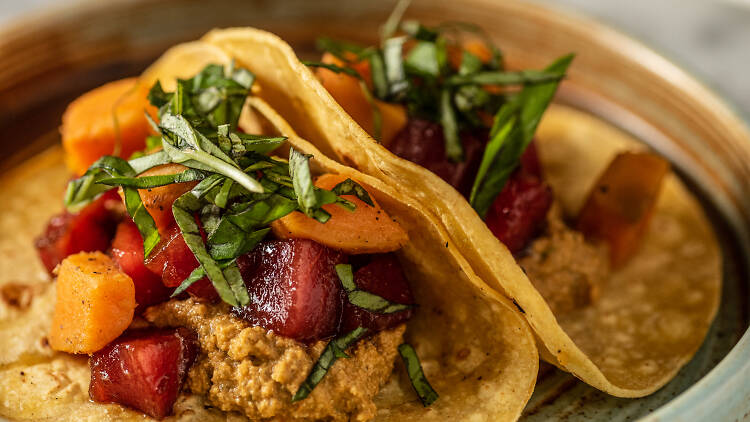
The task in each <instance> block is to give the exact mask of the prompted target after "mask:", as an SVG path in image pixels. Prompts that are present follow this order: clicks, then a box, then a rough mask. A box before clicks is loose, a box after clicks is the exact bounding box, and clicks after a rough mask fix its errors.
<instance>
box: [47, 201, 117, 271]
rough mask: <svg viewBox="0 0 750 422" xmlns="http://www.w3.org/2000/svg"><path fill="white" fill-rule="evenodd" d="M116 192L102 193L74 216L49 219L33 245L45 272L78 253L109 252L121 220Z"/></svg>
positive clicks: (67, 214)
mask: <svg viewBox="0 0 750 422" xmlns="http://www.w3.org/2000/svg"><path fill="white" fill-rule="evenodd" d="M121 202H122V201H121V200H120V197H119V196H118V195H117V190H116V189H112V190H110V191H107V192H105V193H104V194H102V196H100V197H99V198H97V199H96V200H95V201H93V202H92V203H90V204H89V205H87V206H86V207H85V208H83V209H82V210H81V211H80V212H79V213H77V214H71V213H69V212H67V211H65V212H63V213H61V214H58V215H56V216H54V217H52V218H51V219H50V221H49V223H47V227H46V229H45V230H44V233H43V234H42V235H41V236H39V237H37V238H36V239H35V241H34V246H36V248H37V251H38V252H39V257H40V258H41V260H42V263H43V264H44V266H45V267H46V268H47V271H49V272H50V274H52V270H53V269H54V268H55V267H56V266H57V265H58V264H59V263H60V262H62V260H63V259H65V258H66V257H68V256H69V255H72V254H74V253H78V252H94V251H101V252H104V251H106V250H107V249H108V248H109V244H110V242H111V241H112V237H113V236H114V234H115V229H116V228H117V223H118V222H119V221H120V220H121V219H122V214H121V212H118V208H119V207H120V205H121Z"/></svg>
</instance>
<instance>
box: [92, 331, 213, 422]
mask: <svg viewBox="0 0 750 422" xmlns="http://www.w3.org/2000/svg"><path fill="white" fill-rule="evenodd" d="M198 347H199V345H198V340H197V337H196V335H195V334H194V333H193V332H192V331H190V330H188V329H187V328H177V329H169V330H140V331H132V332H130V333H126V334H124V335H123V336H121V337H120V338H118V339H116V340H115V341H113V342H112V343H110V344H108V345H107V346H106V347H104V348H103V349H102V350H100V351H98V352H96V353H94V354H93V355H92V356H91V358H90V359H89V366H90V367H91V384H90V385H89V396H90V397H91V399H92V400H94V401H96V402H100V403H118V404H121V405H123V406H127V407H131V408H133V409H137V410H140V411H141V412H143V413H145V414H147V415H149V416H151V417H153V418H156V419H162V418H164V417H165V416H167V415H169V414H170V413H172V406H173V405H174V402H175V400H177V395H178V394H179V393H180V389H181V388H182V384H183V382H184V381H185V376H186V375H187V372H188V370H189V369H190V366H192V364H193V362H194V361H195V357H196V356H197V354H198Z"/></svg>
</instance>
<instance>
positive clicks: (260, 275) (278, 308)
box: [233, 239, 346, 342]
mask: <svg viewBox="0 0 750 422" xmlns="http://www.w3.org/2000/svg"><path fill="white" fill-rule="evenodd" d="M345 262H346V256H345V255H344V254H343V253H341V252H339V251H336V250H334V249H331V248H328V247H325V246H323V245H321V244H319V243H316V242H313V241H312V240H307V239H286V240H273V241H266V242H263V243H261V244H259V245H258V246H256V247H255V249H254V250H253V251H252V252H250V253H249V254H246V255H243V256H241V257H240V258H239V259H238V260H237V264H238V265H239V268H240V272H241V273H242V278H243V279H244V280H245V284H246V285H247V289H248V293H249V294H250V304H249V305H247V306H245V307H242V308H235V309H233V313H235V315H237V316H239V317H241V318H244V319H245V320H247V321H249V322H250V323H251V324H253V325H259V326H261V327H263V328H266V329H268V330H273V331H274V332H275V333H277V334H279V335H282V336H284V337H289V338H293V339H295V340H300V341H306V342H310V341H315V340H318V339H321V338H326V337H330V336H332V335H334V334H335V333H336V329H337V328H338V324H339V318H340V315H341V301H342V295H341V282H340V281H339V279H338V275H337V274H336V269H335V266H336V264H341V263H345Z"/></svg>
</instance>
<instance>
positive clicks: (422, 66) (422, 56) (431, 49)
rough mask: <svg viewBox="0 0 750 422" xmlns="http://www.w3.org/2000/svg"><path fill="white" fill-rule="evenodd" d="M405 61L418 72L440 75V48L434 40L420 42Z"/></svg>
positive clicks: (424, 74) (426, 74)
mask: <svg viewBox="0 0 750 422" xmlns="http://www.w3.org/2000/svg"><path fill="white" fill-rule="evenodd" d="M404 63H405V66H406V68H407V69H409V70H410V71H412V72H414V73H416V74H420V75H422V76H429V77H432V78H437V77H438V76H439V75H440V62H439V58H438V48H437V46H436V44H435V43H434V42H428V41H420V42H418V43H417V45H415V46H414V47H413V48H412V50H411V51H410V52H409V55H407V56H406V61H405V62H404Z"/></svg>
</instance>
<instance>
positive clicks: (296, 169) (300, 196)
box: [289, 148, 318, 217]
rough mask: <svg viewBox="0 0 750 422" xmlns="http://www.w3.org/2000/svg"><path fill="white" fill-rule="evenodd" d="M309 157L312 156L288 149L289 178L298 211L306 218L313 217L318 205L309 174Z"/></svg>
mask: <svg viewBox="0 0 750 422" xmlns="http://www.w3.org/2000/svg"><path fill="white" fill-rule="evenodd" d="M310 157H312V155H309V154H302V153H301V152H298V151H297V150H296V149H294V148H290V149H289V176H290V177H291V178H292V184H293V186H294V193H295V194H296V195H297V203H298V204H299V207H300V210H301V211H302V212H303V213H305V214H306V215H307V216H308V217H312V216H313V211H314V210H315V208H316V206H317V205H318V199H317V196H315V186H314V185H313V180H312V174H310Z"/></svg>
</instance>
